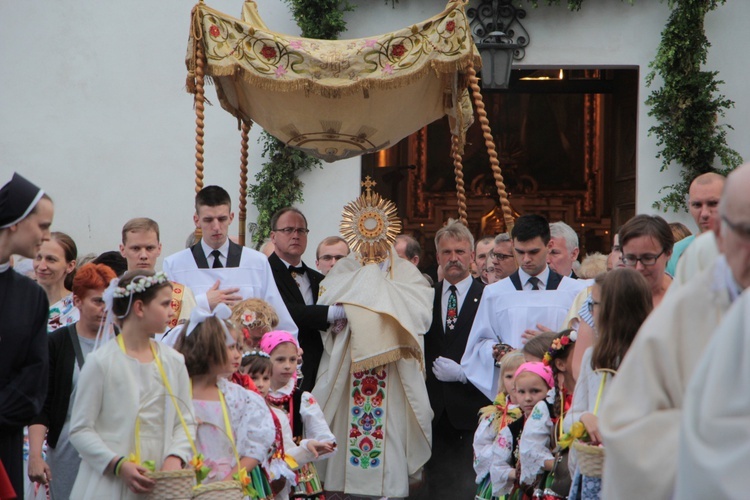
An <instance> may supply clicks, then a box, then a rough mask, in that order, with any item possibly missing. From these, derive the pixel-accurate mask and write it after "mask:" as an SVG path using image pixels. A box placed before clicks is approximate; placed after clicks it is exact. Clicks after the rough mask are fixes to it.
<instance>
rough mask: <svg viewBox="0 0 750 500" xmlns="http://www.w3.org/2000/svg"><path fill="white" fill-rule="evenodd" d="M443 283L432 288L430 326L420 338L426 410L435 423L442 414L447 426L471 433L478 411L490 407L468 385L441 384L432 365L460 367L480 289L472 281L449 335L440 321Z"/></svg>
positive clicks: (475, 424) (477, 304) (478, 392)
mask: <svg viewBox="0 0 750 500" xmlns="http://www.w3.org/2000/svg"><path fill="white" fill-rule="evenodd" d="M443 286H445V281H441V282H440V283H437V284H436V285H435V301H434V304H433V308H432V325H430V329H429V331H428V332H427V334H426V335H425V337H424V346H425V361H426V363H427V365H426V366H427V393H428V395H429V396H430V406H432V411H433V412H434V413H435V416H434V417H433V418H434V421H436V422H437V421H438V419H440V417H441V416H442V414H443V412H444V411H445V412H447V414H448V420H449V421H450V423H451V425H452V426H453V427H454V428H456V429H459V430H474V429H476V427H477V419H478V415H477V413H478V412H479V409H480V408H482V407H483V406H486V405H488V404H490V400H488V399H487V398H486V397H485V396H484V394H482V392H481V391H480V390H479V389H477V388H476V387H474V386H473V385H472V384H471V382H467V383H466V384H462V383H461V382H441V381H439V380H438V379H437V378H436V377H435V375H434V374H433V373H432V363H433V362H434V361H435V360H436V359H437V358H438V357H439V356H442V357H444V358H449V359H452V360H453V361H455V362H456V363H459V364H460V363H461V358H462V357H463V355H464V350H465V349H466V341H467V340H468V339H469V333H470V332H471V325H472V324H473V323H474V316H476V313H477V309H478V308H479V300H480V299H481V298H482V292H483V291H484V285H482V284H481V282H478V281H477V280H473V281H472V283H471V287H469V291H468V293H467V294H466V298H465V299H464V301H463V304H462V305H461V310H460V311H459V312H458V320H457V321H456V327H455V329H454V330H453V331H451V332H449V333H445V325H444V324H443V319H442V310H441V298H442V295H443Z"/></svg>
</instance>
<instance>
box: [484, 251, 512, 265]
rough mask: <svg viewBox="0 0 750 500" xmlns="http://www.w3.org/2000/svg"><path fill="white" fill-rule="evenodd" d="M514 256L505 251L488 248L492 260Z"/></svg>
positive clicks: (502, 259)
mask: <svg viewBox="0 0 750 500" xmlns="http://www.w3.org/2000/svg"><path fill="white" fill-rule="evenodd" d="M515 257H516V256H515V255H508V254H507V253H496V252H495V251H494V250H490V259H492V260H499V261H501V262H503V261H506V260H508V259H514V258H515Z"/></svg>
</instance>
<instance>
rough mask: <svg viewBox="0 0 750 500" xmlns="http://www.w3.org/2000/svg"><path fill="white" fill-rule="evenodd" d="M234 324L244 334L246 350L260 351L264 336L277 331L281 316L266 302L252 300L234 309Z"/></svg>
mask: <svg viewBox="0 0 750 500" xmlns="http://www.w3.org/2000/svg"><path fill="white" fill-rule="evenodd" d="M232 323H234V324H235V325H237V327H238V328H239V329H240V331H241V332H242V341H243V343H244V344H245V349H247V350H253V349H260V339H261V338H263V335H264V334H266V333H268V332H270V331H271V330H275V329H276V327H277V326H278V325H279V316H278V315H277V314H276V311H275V310H274V308H273V307H272V306H271V304H269V303H268V302H266V301H265V300H263V299H256V298H250V299H246V300H243V301H242V302H239V303H237V304H235V305H234V306H233V307H232Z"/></svg>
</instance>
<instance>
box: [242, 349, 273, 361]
mask: <svg viewBox="0 0 750 500" xmlns="http://www.w3.org/2000/svg"><path fill="white" fill-rule="evenodd" d="M250 356H259V357H261V358H266V359H271V355H270V354H268V353H267V352H265V351H260V350H258V349H253V350H252V351H246V352H244V353H243V354H242V357H243V358H248V357H250Z"/></svg>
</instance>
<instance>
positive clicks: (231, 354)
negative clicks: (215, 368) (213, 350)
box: [225, 332, 242, 373]
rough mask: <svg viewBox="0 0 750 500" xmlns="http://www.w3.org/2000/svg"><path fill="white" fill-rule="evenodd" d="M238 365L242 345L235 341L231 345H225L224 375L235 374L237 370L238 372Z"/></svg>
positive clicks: (240, 359)
mask: <svg viewBox="0 0 750 500" xmlns="http://www.w3.org/2000/svg"><path fill="white" fill-rule="evenodd" d="M232 333H234V332H232ZM235 339H236V337H235ZM240 364H242V344H240V343H239V342H237V341H236V340H235V342H234V343H233V344H228V345H227V367H226V370H225V371H226V373H234V372H236V371H237V370H239V368H240Z"/></svg>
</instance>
